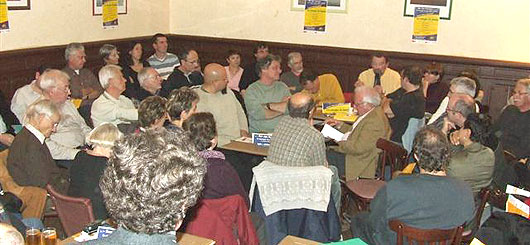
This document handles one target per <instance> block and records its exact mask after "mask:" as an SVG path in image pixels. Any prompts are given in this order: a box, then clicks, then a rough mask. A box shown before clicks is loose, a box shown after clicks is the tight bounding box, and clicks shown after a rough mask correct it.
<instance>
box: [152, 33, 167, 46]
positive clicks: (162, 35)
mask: <svg viewBox="0 0 530 245" xmlns="http://www.w3.org/2000/svg"><path fill="white" fill-rule="evenodd" d="M159 37H165V38H166V39H167V36H166V35H164V34H162V33H157V34H155V35H153V36H152V37H151V43H152V44H156V43H157V42H158V38H159Z"/></svg>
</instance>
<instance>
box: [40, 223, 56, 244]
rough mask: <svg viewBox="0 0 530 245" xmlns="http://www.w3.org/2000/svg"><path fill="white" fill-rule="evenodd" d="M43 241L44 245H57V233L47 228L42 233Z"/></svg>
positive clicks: (51, 228)
mask: <svg viewBox="0 0 530 245" xmlns="http://www.w3.org/2000/svg"><path fill="white" fill-rule="evenodd" d="M42 239H43V240H44V243H43V244H44V245H55V244H57V231H56V230H55V228H53V227H46V229H44V231H42Z"/></svg>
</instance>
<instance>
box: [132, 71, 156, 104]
mask: <svg viewBox="0 0 530 245" xmlns="http://www.w3.org/2000/svg"><path fill="white" fill-rule="evenodd" d="M138 83H140V89H139V90H138V93H137V96H136V98H135V99H137V100H138V101H143V100H144V99H145V98H147V97H149V96H153V95H158V93H159V92H160V88H162V77H161V76H160V74H158V72H157V71H156V70H155V68H153V67H146V68H144V69H142V70H141V71H140V72H138Z"/></svg>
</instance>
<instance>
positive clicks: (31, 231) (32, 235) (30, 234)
mask: <svg viewBox="0 0 530 245" xmlns="http://www.w3.org/2000/svg"><path fill="white" fill-rule="evenodd" d="M26 245H41V244H40V230H39V229H37V228H33V227H28V228H27V229H26Z"/></svg>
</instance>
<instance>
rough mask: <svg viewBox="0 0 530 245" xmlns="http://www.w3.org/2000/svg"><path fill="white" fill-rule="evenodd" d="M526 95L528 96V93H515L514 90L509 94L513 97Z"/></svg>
mask: <svg viewBox="0 0 530 245" xmlns="http://www.w3.org/2000/svg"><path fill="white" fill-rule="evenodd" d="M527 94H528V92H518V91H515V90H513V91H512V92H511V96H514V95H518V96H524V95H527Z"/></svg>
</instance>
